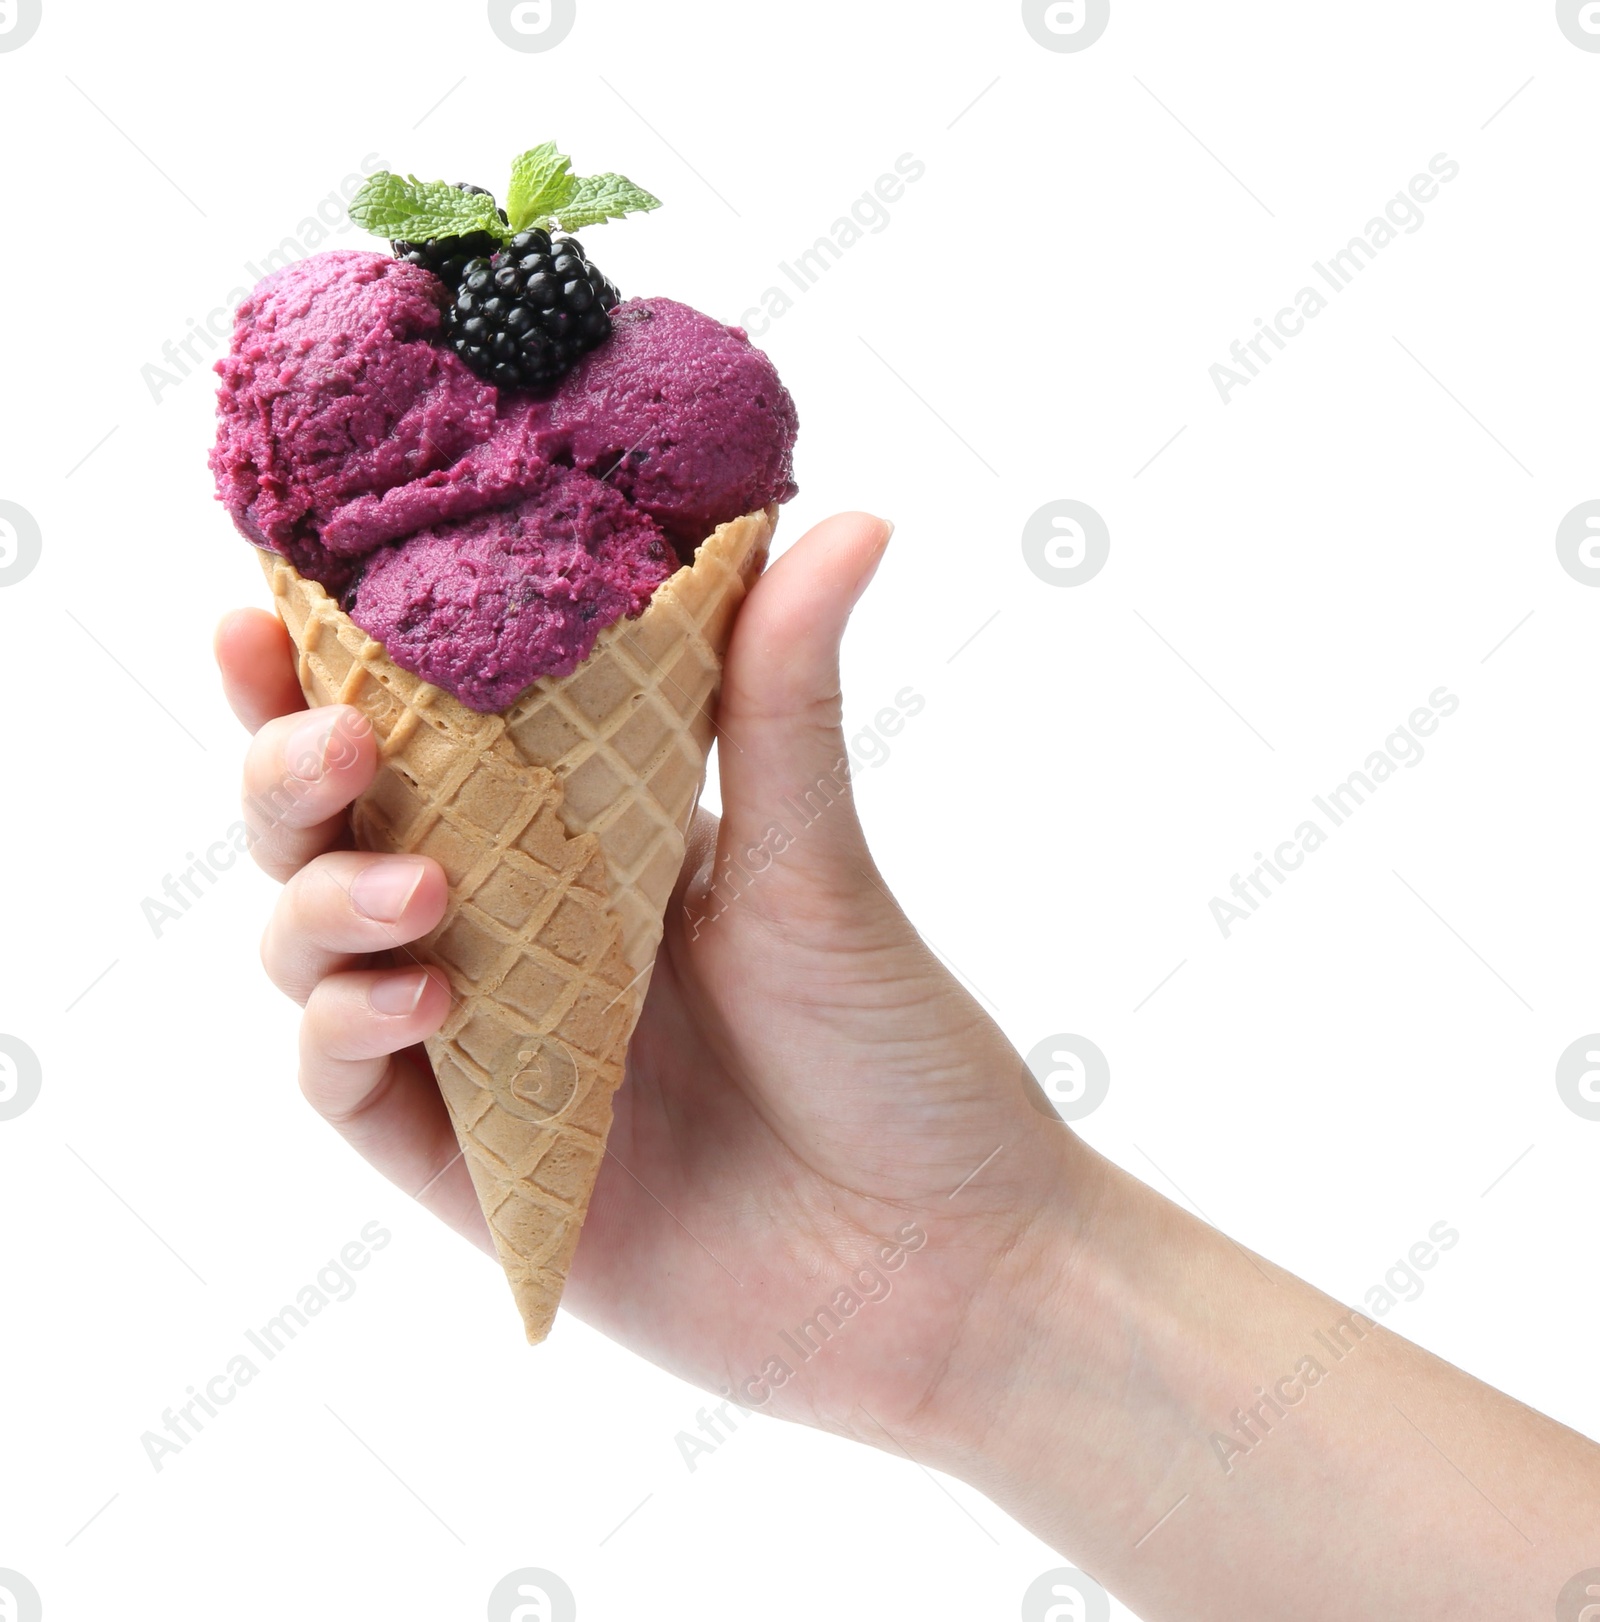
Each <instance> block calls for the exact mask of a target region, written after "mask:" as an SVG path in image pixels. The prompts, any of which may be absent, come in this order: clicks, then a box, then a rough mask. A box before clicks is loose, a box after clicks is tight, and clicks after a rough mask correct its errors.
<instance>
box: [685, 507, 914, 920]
mask: <svg viewBox="0 0 1600 1622" xmlns="http://www.w3.org/2000/svg"><path fill="white" fill-rule="evenodd" d="M893 531H894V526H893V524H891V523H889V522H888V521H887V520H885V519H882V518H874V517H873V516H872V515H871V514H869V513H841V514H839V515H838V516H837V517H835V518H828V519H825V520H824V521H823V522H822V523H820V524H818V525H817V526H816V528H815V529H812V530H809V531H808V532H807V533H806V534H805V535H803V536H801V538H800V539H799V540H798V541H796V542H795V544H794V545H793V546H792V547H791V548H790V549H789V550H788V551H787V552H785V553H784V555H783V556H782V557H781V558H779V559H778V561H777V562H776V563H775V564H773V566H772V567H771V568H770V569H769V570H768V571H767V572H766V573H765V574H764V575H763V576H762V577H761V579H760V580H758V581H757V582H756V584H755V587H754V588H753V589H752V591H751V593H750V595H749V597H748V598H747V599H746V600H745V603H744V606H743V608H742V609H741V610H740V612H739V618H738V620H737V621H736V623H735V626H734V633H733V642H732V645H731V646H730V647H729V649H728V656H727V659H726V661H725V663H724V666H723V679H722V699H721V703H720V706H719V708H718V712H717V734H718V744H717V748H718V757H719V760H720V763H721V774H722V828H721V833H720V836H719V839H718V860H719V862H720V861H722V860H724V859H727V860H731V861H733V862H735V863H743V864H749V863H755V864H757V865H760V866H765V865H766V864H768V863H771V862H774V861H781V863H782V865H783V867H784V868H786V869H788V870H790V871H791V872H794V873H797V874H799V875H802V876H804V877H805V878H807V879H808V880H811V881H829V880H831V881H833V882H834V883H836V884H838V885H840V886H841V887H846V888H854V887H855V884H856V883H857V882H859V875H860V870H861V868H862V867H863V865H864V864H867V863H869V862H870V858H869V857H868V855H867V846H866V839H865V837H864V836H863V834H862V832H861V824H860V823H859V822H858V821H857V819H856V810H855V802H854V800H853V798H852V797H851V791H850V764H849V757H848V755H847V754H846V752H845V744H844V729H843V700H842V697H841V694H840V691H839V643H840V641H841V639H842V638H843V636H844V628H845V625H846V623H847V622H848V621H849V618H850V610H851V609H852V608H854V607H855V605H856V602H857V601H858V600H859V598H860V597H861V594H862V593H863V592H864V591H865V590H866V588H867V584H868V582H869V581H870V580H871V579H872V576H873V574H874V573H875V572H876V570H877V567H878V564H879V563H880V562H881V561H882V558H883V553H884V548H885V547H886V546H887V545H888V544H889V536H890V535H891V534H892V533H893Z"/></svg>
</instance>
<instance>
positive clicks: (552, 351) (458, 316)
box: [445, 230, 622, 389]
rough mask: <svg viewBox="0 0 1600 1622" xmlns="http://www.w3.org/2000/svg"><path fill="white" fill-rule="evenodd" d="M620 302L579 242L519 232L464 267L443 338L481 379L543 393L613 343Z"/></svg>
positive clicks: (613, 289)
mask: <svg viewBox="0 0 1600 1622" xmlns="http://www.w3.org/2000/svg"><path fill="white" fill-rule="evenodd" d="M621 302H622V295H621V294H620V293H618V291H617V290H616V288H615V287H614V286H612V284H611V282H610V281H609V280H608V278H607V277H606V276H605V274H604V273H603V272H602V271H601V270H600V269H599V268H598V267H597V266H595V265H591V264H590V263H589V258H588V255H587V254H585V253H584V251H583V247H582V244H581V243H579V241H578V239H577V238H576V237H558V238H556V239H554V240H553V241H552V239H551V236H550V233H549V232H548V231H537V230H535V231H522V232H520V233H519V234H518V235H516V236H515V237H513V238H512V239H511V242H510V245H509V246H507V247H505V248H503V249H502V250H501V251H500V252H499V253H496V254H494V255H492V256H488V255H480V256H478V257H477V258H475V259H471V260H469V261H468V262H467V264H466V265H465V266H464V267H463V268H462V272H461V280H460V283H459V285H458V288H457V291H456V297H455V301H454V303H452V304H451V306H450V308H449V309H448V310H447V311H446V312H445V337H446V340H447V341H448V343H449V344H450V346H451V348H453V349H454V350H455V352H456V353H457V354H458V355H459V356H460V357H461V358H462V360H464V361H465V362H466V363H467V365H468V366H470V367H471V368H472V370H473V371H475V372H476V373H477V374H478V376H479V377H482V378H486V379H487V380H488V381H489V382H491V383H494V384H496V385H497V386H498V387H500V388H507V389H517V388H522V389H530V388H538V387H540V386H541V385H543V384H546V383H553V382H555V380H556V379H557V378H558V377H561V376H562V375H563V374H564V373H565V372H567V371H569V370H570V369H571V367H572V365H573V363H574V362H575V361H576V360H577V359H578V357H579V356H580V355H582V354H585V353H586V352H587V351H589V350H591V349H594V348H595V347H596V346H597V345H599V344H602V343H604V342H605V340H606V339H607V338H608V337H610V335H611V314H610V312H611V311H612V310H614V309H615V308H616V307H617V305H619V304H620V303H621Z"/></svg>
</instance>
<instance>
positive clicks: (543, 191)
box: [506, 141, 578, 232]
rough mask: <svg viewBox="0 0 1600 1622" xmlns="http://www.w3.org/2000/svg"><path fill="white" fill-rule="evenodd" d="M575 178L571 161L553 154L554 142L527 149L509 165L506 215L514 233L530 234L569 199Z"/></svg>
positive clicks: (576, 180)
mask: <svg viewBox="0 0 1600 1622" xmlns="http://www.w3.org/2000/svg"><path fill="white" fill-rule="evenodd" d="M577 184H578V178H577V176H576V175H574V174H573V173H572V160H571V159H570V158H569V157H567V155H566V154H565V153H564V152H557V151H556V144H555V142H554V141H546V142H545V143H544V145H543V146H536V147H530V148H529V150H528V151H526V152H524V153H523V154H522V156H521V157H519V158H516V159H513V161H512V164H511V185H510V187H509V188H508V189H507V191H506V213H507V214H509V215H510V216H511V228H512V230H513V231H514V232H515V231H527V230H531V229H532V228H533V226H534V224H535V223H536V222H537V221H539V220H541V219H545V218H548V217H549V216H550V215H551V214H553V213H555V211H556V210H557V209H558V208H560V207H561V205H562V204H563V203H565V202H566V200H567V199H568V198H569V197H570V196H571V195H572V192H573V188H574V187H576V186H577Z"/></svg>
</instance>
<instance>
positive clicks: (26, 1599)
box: [0, 1566, 44, 1622]
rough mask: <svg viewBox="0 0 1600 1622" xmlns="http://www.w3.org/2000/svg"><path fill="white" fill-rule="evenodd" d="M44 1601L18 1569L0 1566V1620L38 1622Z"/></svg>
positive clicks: (5, 1621)
mask: <svg viewBox="0 0 1600 1622" xmlns="http://www.w3.org/2000/svg"><path fill="white" fill-rule="evenodd" d="M43 1615H44V1602H43V1601H42V1600H41V1599H40V1598H39V1590H38V1589H37V1588H35V1587H34V1586H33V1584H32V1583H30V1582H29V1581H28V1579H27V1578H26V1577H24V1576H23V1575H22V1573H21V1572H20V1571H8V1570H7V1569H6V1568H5V1567H4V1566H0V1622H39V1619H40V1618H41V1617H42V1616H43Z"/></svg>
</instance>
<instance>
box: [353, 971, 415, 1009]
mask: <svg viewBox="0 0 1600 1622" xmlns="http://www.w3.org/2000/svg"><path fill="white" fill-rule="evenodd" d="M427 989H428V976H427V974H426V972H425V971H423V970H421V969H408V970H407V971H406V972H405V973H404V974H389V975H385V976H384V978H383V979H381V980H374V981H373V982H372V990H371V991H369V992H368V993H367V1001H368V1002H369V1003H371V1004H372V1007H373V1011H374V1012H375V1013H379V1014H389V1015H391V1016H404V1015H406V1014H414V1013H416V1011H417V1004H418V1003H420V1002H421V1001H422V994H423V992H425V991H426V990H427Z"/></svg>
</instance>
